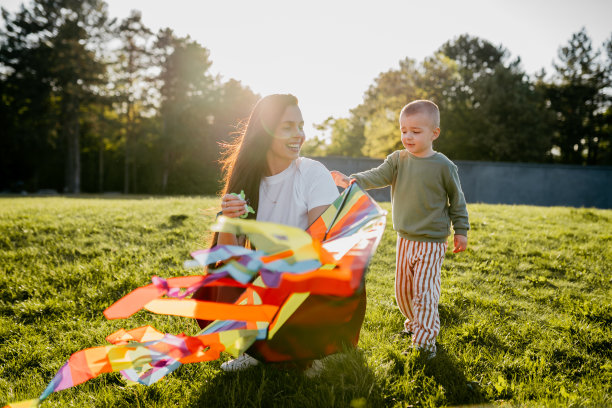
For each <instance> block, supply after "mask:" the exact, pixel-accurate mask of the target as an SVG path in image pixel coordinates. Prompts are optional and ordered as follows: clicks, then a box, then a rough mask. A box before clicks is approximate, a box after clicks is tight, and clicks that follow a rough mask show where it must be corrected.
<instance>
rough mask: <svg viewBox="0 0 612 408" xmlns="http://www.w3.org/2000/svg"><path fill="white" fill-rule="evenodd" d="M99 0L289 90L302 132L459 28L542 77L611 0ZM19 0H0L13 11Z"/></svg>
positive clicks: (232, 71)
mask: <svg viewBox="0 0 612 408" xmlns="http://www.w3.org/2000/svg"><path fill="white" fill-rule="evenodd" d="M106 1H107V3H108V12H109V16H110V17H111V18H117V19H119V20H121V19H123V18H125V17H127V16H128V15H129V13H130V10H133V9H135V10H139V11H141V12H142V19H143V22H144V24H145V25H146V26H147V27H149V28H150V29H151V30H152V31H153V32H154V33H156V32H157V31H158V30H159V29H160V28H164V27H169V28H171V29H172V30H174V32H175V33H176V34H177V35H179V36H187V35H189V36H190V37H191V38H192V39H193V40H196V41H197V42H199V43H200V44H201V45H202V46H204V47H206V48H207V49H208V50H209V51H210V58H211V60H212V63H213V65H212V67H211V73H212V74H214V75H216V74H218V75H220V76H221V78H222V80H223V81H227V80H229V79H231V78H234V79H236V80H239V81H240V82H241V83H242V84H243V85H244V86H248V87H249V88H251V90H253V92H255V93H258V94H260V95H262V96H264V95H267V94H271V93H292V94H294V95H296V96H297V97H298V99H299V101H300V108H301V109H302V112H303V116H304V120H305V122H306V126H305V127H306V129H305V130H306V134H307V137H308V138H310V137H313V136H314V135H315V130H314V127H313V124H315V123H321V122H323V121H324V120H325V119H326V118H327V117H329V116H334V117H336V118H338V117H345V116H347V115H348V113H349V110H350V109H352V108H354V107H355V106H357V105H358V104H360V103H361V102H362V101H363V94H364V93H365V91H366V90H367V89H368V87H369V86H370V85H372V84H373V82H374V79H375V78H376V77H377V76H378V75H379V74H380V73H382V72H385V71H388V70H390V69H394V68H398V67H399V61H400V60H402V59H404V58H406V57H408V58H412V59H415V60H417V61H418V62H421V61H422V60H423V59H424V58H425V57H428V56H430V55H432V54H433V53H434V52H435V51H436V50H437V49H438V48H439V47H440V46H441V45H442V44H443V43H445V42H446V41H448V40H452V39H453V38H455V37H457V36H459V35H461V34H466V33H467V34H470V35H472V36H478V37H480V38H482V39H485V40H488V41H490V42H491V43H492V44H494V45H496V46H497V45H502V46H503V47H505V48H506V49H507V50H508V51H509V52H510V55H511V58H512V59H514V58H516V57H520V58H521V63H522V67H523V69H524V70H525V72H526V73H527V74H529V75H533V74H535V73H536V72H538V71H540V70H541V69H542V68H544V69H545V70H546V72H547V73H548V74H550V73H551V72H552V62H553V61H554V60H556V59H557V51H558V49H559V47H561V46H563V45H565V44H566V43H567V42H568V40H569V39H570V37H571V35H572V34H574V33H576V32H578V31H579V30H580V29H581V28H582V27H585V28H586V30H587V34H588V35H589V37H590V38H591V40H592V44H593V48H595V49H599V48H601V45H602V44H603V42H604V41H606V40H607V39H609V38H610V36H611V35H612V23H611V21H612V20H611V16H612V1H610V0H585V1H583V2H582V3H581V4H576V2H573V1H572V2H570V1H568V0H561V1H551V0H531V1H526V0H517V1H514V2H512V3H510V2H501V1H485V0H467V1H462V2H456V1H451V0H443V1H439V2H436V3H433V2H432V3H430V4H424V3H422V2H414V1H401V2H400V1H391V0H379V1H377V2H376V4H375V6H374V5H370V4H372V3H374V2H349V1H329V0H328V1H322V0H312V1H310V2H307V3H290V2H288V1H281V0H260V1H257V2H255V1H244V0H240V1H228V2H214V3H213V4H210V3H207V2H197V1H188V0H174V1H172V2H167V1H161V0H129V1H126V0H106ZM21 3H23V1H21V0H0V5H1V6H2V7H4V8H7V9H8V10H9V11H12V12H14V11H17V10H18V8H19V5H20V4H21ZM26 3H29V1H28V2H26ZM399 108H400V107H398V109H399Z"/></svg>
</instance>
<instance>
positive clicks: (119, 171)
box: [0, 0, 257, 194]
mask: <svg viewBox="0 0 612 408" xmlns="http://www.w3.org/2000/svg"><path fill="white" fill-rule="evenodd" d="M2 16H3V20H4V27H2V29H0V92H1V94H0V95H1V98H0V126H2V127H3V129H4V130H5V131H3V132H2V136H1V137H0V148H1V149H0V150H1V152H0V155H1V156H0V158H1V159H2V163H1V164H0V175H1V177H2V179H1V180H0V187H1V188H2V189H4V190H6V189H11V190H22V189H24V190H31V191H32V190H33V191H36V190H39V189H41V188H52V189H55V190H58V191H65V192H80V191H91V192H96V191H97V192H102V191H120V190H123V191H124V192H130V193H201V194H202V193H213V192H216V191H217V190H218V182H217V180H218V178H219V174H218V166H217V163H216V161H217V160H218V155H219V143H224V142H227V140H228V138H229V137H230V136H229V135H228V133H229V132H231V130H232V128H231V126H232V125H234V124H236V123H237V122H238V121H239V120H240V119H244V118H245V117H246V115H248V112H249V111H250V109H251V108H252V106H253V105H254V103H255V101H256V100H257V95H255V94H254V93H253V92H252V91H251V90H250V89H249V88H248V87H244V86H242V84H241V83H240V82H239V81H236V80H229V81H227V82H223V81H222V80H221V79H220V78H218V77H213V76H212V75H211V74H210V72H209V69H210V66H211V64H212V61H211V60H210V55H209V51H208V50H207V49H206V48H205V47H203V46H202V45H200V44H198V43H197V42H195V41H193V40H191V39H189V38H188V37H187V38H180V37H177V36H176V35H175V34H174V33H173V32H172V30H170V29H162V30H160V31H159V33H157V35H154V34H153V33H152V32H151V30H150V29H149V28H148V27H146V25H145V24H144V22H143V20H142V16H141V14H140V13H139V12H137V11H133V12H132V13H131V14H130V15H129V16H128V17H127V18H126V19H124V20H123V21H121V22H115V21H113V20H110V19H108V16H107V12H106V4H105V3H104V1H103V0H86V1H74V0H34V1H32V2H31V3H30V4H28V5H27V6H22V7H21V9H20V11H19V12H17V13H13V14H11V13H9V12H7V11H6V10H4V9H3V10H2ZM82 163H84V164H82Z"/></svg>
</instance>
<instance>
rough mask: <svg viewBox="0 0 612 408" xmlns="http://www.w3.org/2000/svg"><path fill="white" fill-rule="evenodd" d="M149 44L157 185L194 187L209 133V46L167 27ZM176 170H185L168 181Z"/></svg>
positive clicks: (214, 91) (211, 99)
mask: <svg viewBox="0 0 612 408" xmlns="http://www.w3.org/2000/svg"><path fill="white" fill-rule="evenodd" d="M155 48H156V49H158V50H159V54H158V58H159V61H160V66H161V73H160V75H159V78H158V80H159V83H160V86H159V89H160V96H161V105H160V116H161V119H162V133H161V138H160V141H159V142H160V144H161V147H162V149H163V158H162V160H161V163H160V165H161V168H162V182H161V191H162V192H163V193H167V192H172V191H175V190H176V189H180V188H184V189H188V190H190V191H194V192H196V191H197V190H196V189H197V186H198V184H200V183H202V181H203V178H205V175H202V174H197V170H196V169H198V168H199V166H198V163H199V162H200V160H201V159H202V157H201V156H199V155H201V154H202V152H205V151H206V150H205V149H204V146H205V145H206V139H207V137H210V135H211V133H212V132H211V127H212V124H213V121H214V109H213V106H214V101H215V97H216V96H217V95H218V94H217V89H216V87H215V79H214V78H213V77H212V76H211V75H210V74H209V73H208V69H209V68H210V66H211V64H212V62H211V61H210V59H209V51H208V50H207V49H206V48H204V47H202V46H201V45H200V44H198V43H197V42H195V41H192V40H190V39H189V38H177V37H176V36H174V34H173V33H172V31H171V30H168V29H166V30H160V32H159V33H158V35H157V40H156V46H155ZM179 170H181V171H183V172H185V173H184V174H185V175H186V176H187V177H186V178H183V184H182V187H179V185H178V184H177V183H172V181H171V176H172V174H173V173H178V172H179ZM175 180H178V179H175ZM171 185H173V187H172V188H170V186H171Z"/></svg>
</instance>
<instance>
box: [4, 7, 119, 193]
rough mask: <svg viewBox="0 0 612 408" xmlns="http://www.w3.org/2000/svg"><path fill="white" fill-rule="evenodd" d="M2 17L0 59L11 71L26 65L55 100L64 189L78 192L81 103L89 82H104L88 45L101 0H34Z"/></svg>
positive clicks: (102, 20) (101, 17)
mask: <svg viewBox="0 0 612 408" xmlns="http://www.w3.org/2000/svg"><path fill="white" fill-rule="evenodd" d="M3 17H4V19H5V21H6V25H7V31H8V32H9V33H10V34H9V39H8V41H6V43H5V44H7V45H6V48H7V49H9V51H8V54H9V57H8V58H6V59H4V60H3V63H4V64H5V65H7V66H8V67H10V68H12V70H13V71H12V72H13V75H16V76H19V75H21V74H20V73H19V71H20V69H22V68H24V67H27V68H26V72H28V74H27V76H28V77H30V78H31V79H32V80H33V81H35V82H37V83H40V84H41V87H42V88H44V89H45V90H48V91H49V95H50V96H51V97H52V98H57V100H58V102H57V103H58V106H59V123H60V133H61V135H62V139H63V142H64V146H65V151H66V160H65V186H64V189H65V191H67V192H74V193H78V192H80V189H81V161H80V150H81V149H80V109H81V103H82V102H83V101H84V100H85V99H86V98H87V97H88V96H89V95H91V94H92V88H93V87H94V86H96V85H97V84H100V83H103V82H104V79H103V76H104V72H105V69H104V66H103V64H101V63H100V61H99V60H98V59H97V56H96V50H95V49H92V48H91V46H92V44H96V42H95V41H90V40H91V38H92V37H94V36H96V35H98V34H99V33H100V32H102V31H104V30H105V29H106V27H108V17H107V12H106V4H105V3H104V2H103V1H102V0H83V1H76V0H35V1H33V2H32V3H31V5H30V7H29V8H26V7H22V9H21V11H20V12H19V13H17V14H16V15H14V16H10V15H9V14H8V13H6V12H5V11H3ZM3 54H5V53H4V52H3ZM32 57H34V61H32V60H30V58H32ZM31 62H34V64H31Z"/></svg>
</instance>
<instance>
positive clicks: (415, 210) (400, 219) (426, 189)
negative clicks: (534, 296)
mask: <svg viewBox="0 0 612 408" xmlns="http://www.w3.org/2000/svg"><path fill="white" fill-rule="evenodd" d="M400 131H401V137H402V144H403V145H404V147H405V148H406V149H405V150H398V151H395V152H393V153H391V154H390V155H389V156H387V158H386V159H385V161H384V162H383V163H382V164H381V165H380V166H378V167H377V168H374V169H371V170H368V171H364V172H361V173H356V174H351V176H350V178H354V179H355V180H356V181H357V182H358V183H359V185H361V186H362V187H363V188H366V189H370V188H379V187H385V186H388V185H391V205H392V216H393V229H395V231H397V256H396V271H395V298H396V300H397V304H398V306H399V309H400V311H401V312H402V314H403V315H404V316H405V317H406V321H405V322H404V331H403V332H402V335H409V334H412V342H413V344H414V346H415V347H417V348H421V349H425V350H426V351H429V352H430V353H431V354H430V356H431V357H433V356H435V353H436V337H437V335H438V332H439V331H440V319H439V315H438V301H439V299H440V269H441V266H442V261H443V260H444V255H445V253H446V249H447V246H448V243H447V240H448V236H449V235H450V227H451V222H452V226H453V229H454V231H455V236H454V249H453V252H455V253H456V252H461V251H464V250H465V249H466V247H467V231H468V229H469V228H470V225H469V221H468V212H467V208H466V204H465V198H464V196H463V192H462V191H461V184H460V183H459V175H458V174H457V166H455V165H454V164H453V162H451V161H450V160H449V159H448V158H447V157H446V156H444V155H443V154H442V153H439V152H436V151H434V150H433V146H432V143H433V141H434V140H436V139H437V138H438V136H440V111H439V110H438V107H437V106H436V104H434V103H433V102H431V101H426V100H417V101H414V102H411V103H409V104H408V105H406V106H404V108H403V109H402V111H401V113H400ZM331 173H332V176H333V177H334V181H336V184H338V185H339V186H341V187H346V186H347V185H348V183H349V182H350V178H348V177H346V176H345V175H344V174H342V173H340V172H337V171H332V172H331Z"/></svg>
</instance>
